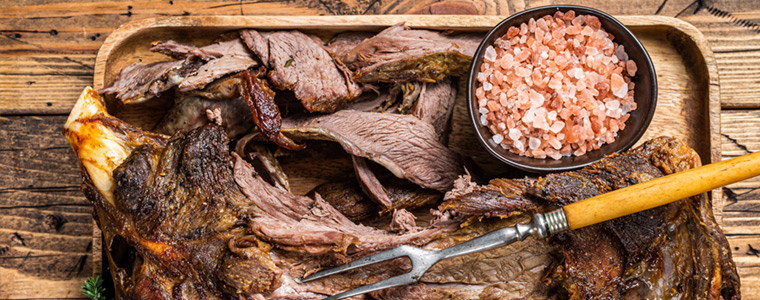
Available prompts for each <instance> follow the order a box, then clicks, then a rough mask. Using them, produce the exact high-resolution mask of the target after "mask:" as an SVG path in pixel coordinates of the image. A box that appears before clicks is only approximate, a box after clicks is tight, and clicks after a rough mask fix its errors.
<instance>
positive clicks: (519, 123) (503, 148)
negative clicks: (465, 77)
mask: <svg viewBox="0 0 760 300" xmlns="http://www.w3.org/2000/svg"><path fill="white" fill-rule="evenodd" d="M467 98H468V102H469V105H468V109H469V112H470V117H471V119H472V122H473V124H474V126H475V129H476V132H477V136H478V138H479V140H480V142H481V143H482V144H483V145H484V146H485V147H486V149H488V151H489V152H490V153H491V154H493V155H494V156H495V157H496V158H498V159H499V160H501V161H503V162H505V163H507V164H509V165H511V166H513V167H517V168H520V169H523V170H527V171H532V172H556V171H564V170H571V169H575V168H580V167H583V166H586V165H588V164H590V163H592V162H594V161H596V160H599V159H601V158H602V157H604V156H607V155H610V154H613V153H618V152H622V151H625V150H627V149H628V148H630V147H631V146H633V145H634V144H635V143H636V142H637V141H638V140H639V138H641V136H642V135H643V134H644V132H645V131H646V129H647V127H648V126H649V123H650V121H651V119H652V116H653V115H654V111H655V106H656V103H657V78H656V76H655V70H654V66H653V65H652V61H651V59H650V57H649V54H648V53H647V52H646V50H645V49H644V47H643V46H642V45H641V43H640V42H639V40H638V39H637V38H636V37H635V36H634V35H633V33H631V31H630V30H628V28H626V27H625V26H624V25H623V24H622V23H620V21H618V20H616V19H615V18H613V17H612V16H610V15H608V14H606V13H604V12H601V11H599V10H596V9H592V8H588V7H582V6H574V5H552V6H545V7H538V8H533V9H529V10H526V11H523V12H520V13H517V14H515V15H512V16H510V17H509V18H507V19H505V20H504V21H502V22H501V23H499V24H498V25H496V26H495V27H494V28H493V29H492V30H491V31H490V32H489V33H488V34H487V35H486V37H485V38H484V40H483V41H482V42H481V44H480V47H479V48H478V50H477V52H476V54H475V56H474V58H473V63H472V66H471V70H470V76H469V81H468V85H467Z"/></svg>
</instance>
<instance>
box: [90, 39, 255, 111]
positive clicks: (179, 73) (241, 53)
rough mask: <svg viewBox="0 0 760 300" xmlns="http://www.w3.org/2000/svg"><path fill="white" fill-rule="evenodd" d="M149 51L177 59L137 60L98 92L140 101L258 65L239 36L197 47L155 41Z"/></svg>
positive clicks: (198, 86)
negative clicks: (147, 62) (163, 60)
mask: <svg viewBox="0 0 760 300" xmlns="http://www.w3.org/2000/svg"><path fill="white" fill-rule="evenodd" d="M151 51H155V52H159V53H163V54H166V55H169V56H171V57H173V58H176V59H179V60H177V61H173V62H161V63H153V64H149V65H143V64H142V63H139V62H137V63H135V64H133V65H130V66H128V67H126V68H124V69H123V70H122V71H121V73H120V74H119V77H118V78H117V79H116V81H115V82H114V83H113V85H112V86H110V87H108V88H105V89H103V90H101V92H103V93H108V94H116V98H117V99H119V100H121V101H122V102H123V103H125V104H136V103H142V102H145V101H148V100H151V99H154V98H157V97H160V96H161V93H163V92H166V91H168V90H170V89H172V88H174V87H177V86H178V89H179V91H181V92H190V91H195V90H201V89H203V88H205V87H206V85H208V84H210V83H212V82H213V81H215V80H217V79H219V78H222V77H223V76H225V75H228V74H232V73H237V72H240V71H244V70H247V69H250V68H253V67H255V66H256V65H257V63H256V61H255V60H253V59H252V57H251V53H250V52H249V51H248V49H247V48H246V46H245V45H243V43H242V41H240V39H233V40H230V41H226V42H220V43H216V44H212V45H208V46H205V47H200V48H198V47H196V46H192V45H184V44H180V43H177V42H175V41H166V42H154V43H153V47H152V48H151Z"/></svg>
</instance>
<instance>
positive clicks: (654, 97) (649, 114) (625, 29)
mask: <svg viewBox="0 0 760 300" xmlns="http://www.w3.org/2000/svg"><path fill="white" fill-rule="evenodd" d="M542 10H554V11H560V10H561V11H567V10H582V11H584V14H588V13H587V12H590V13H591V14H593V15H595V16H597V17H602V18H604V19H606V20H607V21H610V22H611V23H612V24H614V26H617V27H619V28H620V29H621V30H622V31H623V32H624V33H625V34H627V35H628V36H629V37H631V42H632V43H633V44H634V45H635V46H636V47H638V48H639V49H641V51H642V53H643V56H644V58H645V62H644V63H645V65H646V69H647V70H648V71H649V72H648V73H649V75H650V76H651V77H652V86H651V99H652V100H651V101H652V104H651V106H650V109H649V111H648V112H646V115H644V118H645V120H644V122H643V123H642V124H641V127H640V128H639V129H638V131H637V132H636V133H635V134H634V135H633V136H632V137H631V139H630V140H629V141H627V142H626V143H624V144H623V146H622V147H620V149H617V150H615V151H614V152H612V153H609V154H607V155H610V154H614V153H620V152H623V151H626V150H628V149H630V148H631V147H632V146H633V145H634V144H636V142H638V141H639V140H640V139H641V137H642V136H643V135H644V133H645V132H646V131H647V129H648V128H649V124H650V123H651V121H652V118H653V116H654V112H655V110H656V108H657V94H658V91H657V74H656V72H655V69H654V64H653V63H652V58H651V57H650V56H649V52H647V50H646V48H644V45H642V44H641V41H639V39H638V38H637V37H636V36H635V35H634V34H633V33H632V32H631V30H630V29H628V27H627V26H625V25H624V24H623V23H622V22H620V21H619V20H618V19H616V18H615V17H613V16H612V15H610V14H607V13H605V12H603V11H601V10H598V9H595V8H591V7H587V6H580V5H569V4H558V5H546V6H539V7H534V8H530V9H526V10H524V11H521V12H518V13H515V14H512V15H510V16H509V17H507V18H505V19H504V20H502V21H501V22H499V23H498V24H496V25H494V26H493V28H491V30H489V31H488V33H487V34H486V35H485V36H484V37H483V40H482V41H481V42H480V45H478V48H477V50H476V51H475V53H474V54H473V60H472V63H471V64H470V73H469V76H468V79H467V92H466V93H467V94H466V97H467V110H468V112H469V114H470V123H471V124H472V125H473V126H474V127H475V128H474V129H475V134H476V136H477V137H478V142H480V144H481V145H482V146H483V147H485V148H486V150H487V151H488V153H490V154H491V155H492V156H494V157H496V158H497V159H498V160H500V161H501V162H503V163H506V164H507V165H509V166H512V167H516V168H518V169H521V170H524V171H529V172H535V173H550V172H560V171H569V170H574V169H579V168H582V167H585V166H587V165H589V164H592V163H594V162H596V161H598V160H599V159H601V158H603V157H605V156H606V155H605V156H601V157H600V158H599V159H593V160H590V161H588V162H582V163H577V164H569V165H567V166H557V167H541V166H534V165H530V164H524V163H520V162H517V161H514V160H512V159H509V158H507V157H504V156H503V155H501V154H500V153H498V152H497V151H496V150H494V149H493V147H491V145H490V144H488V142H487V139H488V137H484V136H483V134H481V132H480V130H478V128H479V127H482V126H483V125H480V122H478V118H477V116H476V114H475V110H474V109H473V105H472V103H473V101H474V98H475V97H474V92H475V91H474V89H473V81H474V80H475V79H476V77H477V76H476V74H477V71H476V70H475V67H476V65H477V61H476V59H477V58H478V56H480V54H481V53H482V52H483V51H484V49H485V48H486V47H487V46H488V45H490V44H491V43H487V41H488V40H490V39H491V37H492V36H493V35H494V34H496V31H498V30H499V29H501V28H502V27H504V26H506V25H507V24H508V23H510V22H512V21H513V20H515V19H517V18H518V17H520V16H522V15H525V14H530V13H534V12H536V11H542ZM552 14H553V13H551V12H547V15H552ZM480 59H482V57H481V58H480ZM641 69H643V68H639V70H641ZM599 150H600V149H597V150H592V151H599ZM507 151H509V150H507ZM587 153H590V152H587ZM584 155H585V154H584ZM547 159H548V158H547Z"/></svg>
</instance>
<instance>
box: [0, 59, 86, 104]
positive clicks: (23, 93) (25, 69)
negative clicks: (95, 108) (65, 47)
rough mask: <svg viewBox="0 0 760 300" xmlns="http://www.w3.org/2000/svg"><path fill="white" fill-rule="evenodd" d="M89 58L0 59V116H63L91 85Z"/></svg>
mask: <svg viewBox="0 0 760 300" xmlns="http://www.w3.org/2000/svg"><path fill="white" fill-rule="evenodd" d="M94 65H95V56H94V55H91V54H68V55H57V54H56V55H52V54H39V55H35V56H19V55H12V56H5V55H2V56H0V86H2V87H3V88H2V89H0V112H2V113H3V114H31V113H36V114H40V113H45V114H66V113H68V111H70V110H71V107H72V106H73V104H74V103H73V102H72V99H77V97H78V96H79V93H80V91H81V90H82V89H84V87H86V86H88V85H91V84H92V71H93V67H94Z"/></svg>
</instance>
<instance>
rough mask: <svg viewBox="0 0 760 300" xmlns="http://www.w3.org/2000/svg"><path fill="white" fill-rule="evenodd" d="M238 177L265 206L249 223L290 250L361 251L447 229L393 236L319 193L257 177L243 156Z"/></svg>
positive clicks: (258, 203)
mask: <svg viewBox="0 0 760 300" xmlns="http://www.w3.org/2000/svg"><path fill="white" fill-rule="evenodd" d="M235 174H236V179H235V180H236V182H237V184H238V186H240V188H241V189H242V191H243V193H244V194H245V195H246V196H248V198H249V199H250V200H251V201H252V202H253V203H254V204H255V205H256V206H258V207H259V208H261V210H262V211H263V213H262V214H257V215H256V216H255V217H254V218H253V219H252V221H251V223H250V224H249V226H250V228H251V230H252V231H254V232H255V233H256V234H257V235H259V236H260V237H261V238H263V239H265V240H268V241H271V242H274V243H276V244H277V245H278V247H280V248H283V249H287V250H288V251H296V252H302V253H308V254H312V255H315V254H325V253H330V252H334V253H339V254H340V253H342V254H354V255H361V254H365V253H368V252H370V253H371V252H375V251H381V250H385V249H389V248H392V247H395V246H398V245H401V244H409V243H411V244H417V245H419V244H424V243H426V242H427V241H430V240H431V239H433V238H434V237H436V236H438V235H439V234H441V233H442V232H443V231H444V228H443V227H441V228H439V227H433V228H428V229H426V230H422V231H419V232H415V233H410V234H406V235H393V234H389V233H387V232H385V231H382V230H378V229H375V228H372V227H367V226H363V225H359V224H356V223H353V222H351V220H349V219H348V218H346V217H345V216H344V215H342V214H341V213H340V212H338V210H336V209H335V208H334V207H332V206H331V205H330V204H328V203H327V202H325V201H324V200H323V199H322V197H320V196H319V195H318V194H317V195H316V196H315V199H313V200H312V199H311V198H309V197H306V196H297V195H293V194H290V193H288V192H287V191H284V190H281V189H277V188H274V187H272V186H271V185H269V184H268V183H266V182H265V181H264V180H262V179H261V178H260V177H252V176H250V174H253V170H252V169H251V167H250V165H249V164H248V163H247V162H245V161H244V160H242V158H240V157H239V156H237V160H236V162H235Z"/></svg>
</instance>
